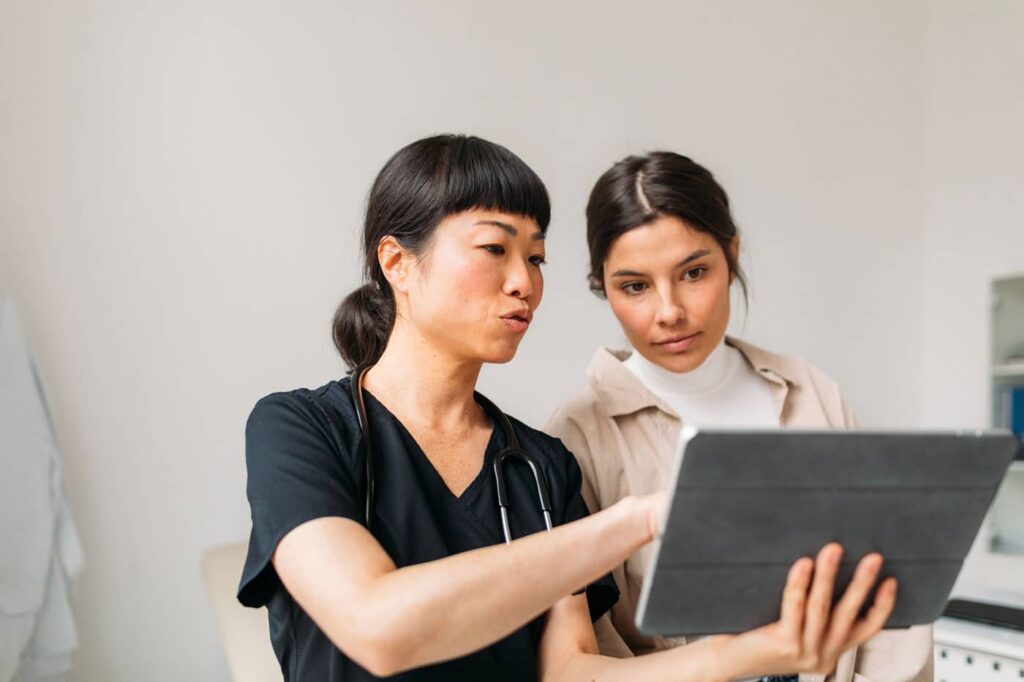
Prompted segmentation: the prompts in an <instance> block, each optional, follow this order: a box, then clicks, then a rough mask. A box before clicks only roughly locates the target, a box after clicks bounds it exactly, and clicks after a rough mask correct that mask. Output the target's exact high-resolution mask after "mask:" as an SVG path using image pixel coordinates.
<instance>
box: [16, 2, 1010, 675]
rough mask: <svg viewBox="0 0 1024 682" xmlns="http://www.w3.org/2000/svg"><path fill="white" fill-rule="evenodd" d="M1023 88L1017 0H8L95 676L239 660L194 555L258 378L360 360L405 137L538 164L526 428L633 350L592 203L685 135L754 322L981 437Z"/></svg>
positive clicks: (917, 422)
mask: <svg viewBox="0 0 1024 682" xmlns="http://www.w3.org/2000/svg"><path fill="white" fill-rule="evenodd" d="M1022 90H1024V4H1022V3H1020V2H1018V1H1017V0H984V1H982V2H977V1H974V2H971V1H967V0H964V1H962V2H958V1H955V0H935V1H934V2H924V1H923V0H904V1H901V2H891V1H889V0H878V1H874V2H865V1H862V0H842V1H838V0H833V1H831V2H827V3H823V2H817V1H814V0H806V1H797V0H780V1H776V2H771V3H767V2H758V1H756V0H749V1H746V2H738V1H715V2H712V1H711V0H707V1H697V0H689V1H686V2H678V1H671V2H670V1H668V0H665V1H662V2H632V3H623V2H609V1H604V0H601V1H592V2H518V3H507V4H506V3H502V4H497V3H481V2H472V1H470V0H446V1H445V2H443V3H442V2H431V3H414V2H406V3H392V2H379V3H376V2H375V3H355V2H290V3H286V2H278V3H272V2H242V1H240V0H239V1H231V0H203V1H202V2H199V1H181V2H163V3H157V2H140V1H138V0H109V1H107V2H100V1H96V2H72V1H67V2H34V1H32V0H23V1H16V0H0V290H3V291H5V292H6V293H7V294H8V295H10V296H13V297H14V298H15V299H16V300H17V301H18V303H19V305H20V307H21V311H22V316H23V318H24V320H25V324H26V327H27V329H28V331H29V334H30V336H31V339H32V340H33V342H34V343H33V346H34V348H35V350H36V352H37V354H38V355H39V358H40V361H41V363H42V365H43V368H44V371H45V373H46V375H47V377H48V379H49V382H50V384H51V386H52V389H53V393H54V399H55V403H56V405H55V407H56V410H57V413H58V420H59V427H60V431H61V436H62V442H63V446H64V455H65V460H66V465H67V488H68V493H69V496H70V499H71V503H72V508H73V511H74V513H75V516H76V520H77V522H78V525H79V529H80V532H81V535H82V537H83V540H84V545H85V551H86V558H87V562H88V567H87V572H86V573H85V575H84V576H83V577H82V579H81V580H80V581H79V585H78V590H79V593H78V594H79V599H78V614H79V616H78V617H79V624H80V630H81V638H82V645H81V649H80V651H79V653H78V655H77V657H76V665H77V668H76V671H75V673H74V674H73V675H72V678H71V679H73V680H107V681H121V680H124V681H136V680H182V679H188V680H219V679H224V678H225V677H226V675H227V671H226V666H225V664H224V662H223V657H222V654H221V652H220V649H219V644H218V641H217V637H216V632H215V628H214V623H213V617H212V613H211V611H210V609H209V606H208V604H207V600H206V596H205V593H204V592H203V588H202V585H201V582H200V577H199V570H198V562H199V556H200V554H201V552H202V551H203V549H204V548H206V547H209V546H211V545H214V544H217V543H221V542H226V541H234V540H239V539H242V538H244V537H245V536H246V534H247V532H248V507H247V504H246V502H245V498H244V483H245V469H244V461H243V442H242V429H243V425H244V421H245V417H246V415H247V414H248V411H249V409H250V408H251V406H252V404H253V403H254V402H255V400H256V399H257V398H258V397H260V396H261V395H263V394H265V393H268V392H270V391H273V390H279V389H288V388H294V387H297V386H318V385H320V384H322V383H325V382H326V381H327V380H329V379H331V378H335V377H338V376H339V375H340V374H341V373H342V372H343V367H342V365H341V362H340V360H339V359H338V358H337V357H336V354H335V352H334V350H333V347H332V345H331V342H330V335H329V324H330V319H331V315H332V312H333V310H334V307H335V305H336V304H337V303H338V301H339V300H340V299H341V297H342V296H343V295H344V294H345V293H347V292H348V291H349V290H350V289H351V288H353V287H354V286H357V285H358V283H359V262H358V248H357V243H358V232H359V228H360V221H361V210H362V206H363V202H364V200H365V196H366V192H367V190H368V189H369V185H370V182H371V181H372V178H373V176H374V174H375V173H376V172H377V170H378V169H379V168H380V166H381V165H382V164H383V163H384V161H385V160H386V159H387V157H388V156H389V155H390V154H391V153H393V152H394V151H396V150H397V149H398V148H399V147H401V146H402V145H404V144H406V143H408V142H410V141H412V140H414V139H416V138H418V137H421V136H424V135H427V134H431V133H436V132H449V131H453V132H469V133H474V134H478V135H481V136H483V137H486V138H489V139H492V140H494V141H497V142H500V143H502V144H505V145H506V146H508V147H509V148H511V149H512V150H513V151H515V152H516V153H517V154H519V155H520V156H522V157H523V159H525V160H526V161H527V163H529V164H530V165H532V166H533V167H534V168H535V169H536V170H537V171H538V173H539V174H540V175H541V177H542V178H544V180H545V181H546V182H547V184H548V187H549V190H550V192H551V195H552V200H553V205H554V219H553V222H552V226H551V229H550V237H549V245H548V256H549V257H548V260H549V262H550V265H549V266H548V269H547V271H546V272H547V293H546V298H545V302H544V304H543V306H542V307H541V309H540V312H539V315H538V317H537V319H536V321H535V324H534V325H533V328H532V329H531V331H530V333H529V335H528V337H527V340H526V341H525V342H524V345H523V347H522V350H521V352H520V354H519V356H518V357H517V358H516V360H515V361H514V362H513V363H512V365H511V366H508V367H505V366H503V367H492V368H489V369H488V370H487V371H486V372H485V376H484V380H483V388H484V390H485V392H488V393H489V394H490V395H491V397H493V398H495V399H496V400H497V401H498V402H499V404H501V405H502V406H503V407H504V408H505V409H506V410H507V411H509V412H511V413H513V414H516V415H518V416H520V417H522V418H524V419H525V420H527V421H528V422H532V423H534V424H536V425H540V424H542V423H543V421H544V419H545V418H546V416H547V415H548V414H549V412H550V411H551V409H552V408H553V407H554V406H555V405H556V404H557V403H558V402H560V401H561V400H563V399H564V398H565V397H566V396H568V395H569V394H570V393H571V392H572V391H574V390H576V389H577V388H578V387H579V386H581V384H582V382H583V381H584V369H585V367H586V364H587V362H588V361H589V358H590V356H591V355H592V353H593V351H594V349H595V348H596V347H597V346H598V345H599V344H606V345H621V344H622V342H623V339H622V335H621V333H620V332H619V330H618V328H617V326H616V324H615V322H614V319H613V318H612V316H611V314H610V313H609V311H608V310H607V309H606V307H605V305H604V304H603V303H602V302H600V301H598V300H597V299H595V298H593V296H592V295H591V294H590V293H589V291H588V290H587V287H586V282H585V277H584V275H585V272H586V249H585V243H584V222H583V207H584V204H585V201H586V196H587V193H588V191H589V189H590V186H591V185H592V184H593V182H594V180H596V178H597V176H598V175H599V174H600V173H601V172H602V171H603V170H604V169H605V168H606V167H607V166H609V165H610V164H611V163H612V162H613V161H615V160H617V159H619V158H621V157H622V156H624V155H626V154H628V153H631V152H639V151H644V150H652V149H660V148H664V149H671V150H675V151H679V152H682V153H686V154H688V155H690V156H692V157H693V158H695V159H696V160H698V161H699V162H701V163H704V164H705V165H707V166H708V167H709V168H711V169H712V171H714V172H715V174H716V175H717V177H718V178H719V180H720V181H721V182H722V183H723V184H724V186H725V187H726V189H727V190H728V191H729V193H730V196H731V198H732V200H733V204H734V207H735V214H736V217H737V220H738V222H739V224H740V226H741V230H742V232H743V235H744V254H743V260H742V263H743V264H744V266H745V267H746V268H747V271H748V273H749V275H750V280H751V285H752V293H753V296H752V301H751V307H750V312H749V315H747V316H746V318H745V321H744V315H743V313H742V311H740V312H738V314H737V316H736V322H737V324H736V325H735V329H734V331H735V332H737V333H739V334H740V335H741V336H743V337H745V338H747V339H748V340H751V341H753V342H755V343H759V344H761V345H765V346H767V347H769V348H771V349H773V350H777V351H781V352H787V353H794V354H798V355H801V356H803V357H805V358H806V359H808V360H810V361H811V362H813V363H814V364H816V365H818V366H820V367H822V368H823V369H825V370H826V371H827V372H828V373H829V374H831V375H832V376H833V377H835V378H836V379H837V380H838V381H839V382H840V384H841V386H842V387H843V388H844V391H845V393H846V395H847V397H848V399H849V400H850V402H851V403H852V404H853V406H854V408H855V409H856V411H857V412H858V414H859V415H860V417H861V419H862V421H864V422H865V423H866V424H868V425H873V426H883V425H889V426H945V427H949V426H957V425H985V424H986V423H987V419H988V407H987V400H988V394H987V391H988V389H987V379H986V365H987V361H988V360H987V352H988V349H987V305H988V304H987V291H988V281H989V279H990V278H991V277H993V276H995V275H1000V274H1007V273H1012V272H1019V271H1024V219H1022V215H1024V132H1022V128H1021V121H1024V92H1022Z"/></svg>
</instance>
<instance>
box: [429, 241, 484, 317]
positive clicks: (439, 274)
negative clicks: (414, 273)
mask: <svg viewBox="0 0 1024 682" xmlns="http://www.w3.org/2000/svg"><path fill="white" fill-rule="evenodd" d="M433 255H434V257H433V258H432V259H431V262H430V264H429V271H428V274H427V277H426V278H425V281H424V282H423V287H422V290H423V291H424V293H426V294H427V295H428V296H430V298H431V299H433V303H434V304H435V308H437V307H448V306H451V307H453V308H455V309H456V310H455V312H456V313H457V312H458V311H459V310H462V311H464V310H465V307H466V306H467V305H472V304H473V301H474V300H475V299H477V298H479V297H481V296H482V295H483V294H485V293H486V292H487V291H489V290H490V289H491V288H492V287H493V283H492V282H491V280H492V279H493V271H494V268H493V267H490V268H489V267H487V263H486V262H484V261H483V259H481V258H479V257H475V256H476V254H473V253H467V252H464V251H461V250H452V251H440V250H438V251H437V252H435V253H434V254H433Z"/></svg>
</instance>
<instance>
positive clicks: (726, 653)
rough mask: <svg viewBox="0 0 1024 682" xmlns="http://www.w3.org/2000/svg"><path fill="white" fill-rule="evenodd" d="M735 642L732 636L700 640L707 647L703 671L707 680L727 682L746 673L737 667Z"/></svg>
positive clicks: (715, 636) (717, 636)
mask: <svg viewBox="0 0 1024 682" xmlns="http://www.w3.org/2000/svg"><path fill="white" fill-rule="evenodd" d="M735 641H736V637H735V636H734V635H713V636H711V637H705V638H704V639H702V640H700V643H702V644H705V645H706V647H707V649H706V653H707V659H708V660H707V665H706V666H705V669H706V670H707V672H708V679H709V680H713V681H714V682H729V680H735V679H737V678H740V677H744V676H745V674H746V671H745V670H743V669H742V667H741V666H740V665H739V661H740V657H738V656H736V652H735ZM691 646H693V645H691Z"/></svg>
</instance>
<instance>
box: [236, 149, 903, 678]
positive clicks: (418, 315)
mask: <svg viewBox="0 0 1024 682" xmlns="http://www.w3.org/2000/svg"><path fill="white" fill-rule="evenodd" d="M549 215H550V207H549V204H548V195H547V191H546V189H545V188H544V185H543V184H542V183H541V181H540V179H539V178H538V177H537V176H536V174H535V173H534V172H533V171H532V170H531V169H530V168H529V167H528V166H526V164H524V163H523V162H522V160H520V159H519V158H518V157H517V156H515V155H514V154H512V153H511V152H510V151H508V150H507V149H505V148H504V147H501V146H498V145H495V144H492V143H490V142H487V141H485V140H481V139H478V138H473V137H465V136H455V135H442V136H437V137H432V138H427V139H424V140H420V141H418V142H414V143H413V144H411V145H409V146H407V147H405V148H404V149H402V150H401V151H399V152H398V153H397V154H395V156H393V157H392V158H391V159H390V160H389V161H388V162H387V164H386V165H385V166H384V168H383V170H381V172H380V174H379V175H378V176H377V179H376V181H375V182H374V185H373V188H372V190H371V193H370V197H369V201H368V205H367V211H366V223H365V230H364V235H363V237H364V248H365V256H366V272H367V276H368V280H369V283H368V284H366V285H365V286H363V287H362V288H360V289H357V290H356V291H355V292H353V293H352V294H350V295H349V296H348V297H347V298H346V299H345V301H344V302H343V303H342V304H341V306H340V307H339V309H338V312H337V314H336V316H335V323H334V338H335V343H336V345H337V346H338V349H339V350H340V352H341V354H342V356H343V358H344V359H345V361H346V362H347V363H348V364H349V365H350V366H352V367H356V366H370V369H369V370H368V371H367V372H366V374H365V376H364V379H363V387H364V397H365V404H366V413H367V414H366V416H367V419H368V422H369V425H370V430H371V432H372V436H373V437H372V439H371V440H370V442H371V447H372V452H373V459H374V473H373V480H374V490H375V493H374V498H373V505H372V507H373V508H372V516H371V521H372V523H371V524H370V528H369V529H368V528H367V525H366V518H365V514H366V508H365V504H366V499H367V496H366V492H367V491H366V488H367V486H366V479H365V457H364V456H363V454H362V451H361V449H360V447H361V442H362V437H363V435H362V431H361V428H360V423H359V419H358V416H357V412H356V407H355V404H354V401H353V398H352V394H351V390H350V389H351V385H350V381H351V377H345V378H343V379H341V380H338V381H331V382H329V383H327V384H325V385H324V386H321V387H320V388H317V389H312V390H310V389H298V390H294V391H290V392H284V393H274V394H271V395H269V396H267V397H265V398H263V399H262V400H260V401H259V402H258V403H257V404H256V406H255V408H254V409H253V411H252V414H251V415H250V417H249V421H248V424H247V427H246V464H247V467H248V496H249V503H250V506H251V509H252V534H251V537H250V541H249V554H248V557H247V559H246V563H245V569H244V572H243V575H242V581H241V585H240V586H239V592H238V598H239V600H240V601H241V602H242V603H243V604H246V605H248V606H267V607H268V611H269V618H270V636H271V640H272V642H273V646H274V650H275V652H276V654H277V657H278V659H279V661H280V663H281V668H282V671H283V672H284V676H285V679H288V680H316V681H317V682H320V681H324V680H327V681H342V680H344V681H346V682H348V681H353V680H375V679H379V678H380V677H388V676H395V677H394V679H400V680H417V681H419V680H444V681H445V682H452V681H456V680H508V681H509V682H519V681H527V680H535V679H541V678H543V679H545V680H561V679H564V680H580V679H595V680H596V679H630V680H639V679H658V680H726V679H732V678H734V677H740V676H744V675H763V674H772V673H784V672H790V671H794V670H797V671H813V670H817V669H822V670H826V669H829V665H830V662H832V663H834V659H835V658H836V657H838V655H839V653H841V651H842V650H844V649H846V648H848V647H849V646H853V645H856V644H857V643H859V642H861V641H863V640H865V639H867V638H868V637H870V636H871V635H873V634H874V633H875V632H877V631H878V630H879V629H880V627H881V626H882V624H883V623H884V621H885V619H886V618H887V617H888V615H889V612H890V611H891V609H892V598H890V597H891V596H892V595H890V594H889V593H890V592H891V590H890V591H887V590H880V591H879V595H880V596H879V597H878V598H877V599H876V601H875V603H874V605H872V606H871V608H870V609H869V610H868V613H867V615H866V616H865V617H863V618H858V617H857V616H858V612H859V610H860V607H861V606H862V604H863V602H864V600H865V599H866V596H867V594H868V592H869V589H870V587H871V585H872V583H873V581H874V579H875V577H876V575H877V572H878V564H879V563H880V560H879V558H878V557H874V558H873V557H867V558H865V559H864V560H863V561H862V563H861V566H860V569H859V572H858V574H857V577H856V578H855V580H854V581H853V582H852V583H851V585H850V587H849V588H848V589H847V591H846V592H845V593H844V595H843V596H842V598H841V599H840V600H839V602H838V604H837V606H836V607H835V609H834V610H832V611H831V612H830V610H829V609H830V605H831V602H832V586H833V582H834V577H835V570H836V561H835V559H836V557H835V554H836V551H837V549H836V548H835V547H826V548H825V549H823V550H822V552H821V553H820V554H819V555H818V557H817V559H816V560H812V559H810V558H804V559H801V560H800V561H798V562H796V563H795V564H794V565H793V569H792V570H791V572H790V576H789V580H788V582H787V585H786V589H785V593H784V595H783V599H782V618H781V619H780V620H779V621H778V622H777V623H773V624H771V625H768V626H765V627H763V628H759V629H758V630H754V631H751V632H749V633H744V634H741V635H735V636H719V637H709V638H707V639H704V640H701V641H700V642H697V643H695V644H692V645H690V646H687V647H682V648H678V649H672V650H669V651H665V652H662V653H658V654H653V655H650V656H644V657H642V658H637V659H621V660H620V659H611V658H605V657H602V656H599V655H598V654H597V644H596V641H595V638H594V632H593V628H592V625H591V623H592V621H593V620H594V619H596V618H598V617H599V616H601V615H602V614H603V613H605V612H606V611H607V610H608V609H609V608H610V606H611V605H612V604H613V603H614V602H615V599H616V598H617V596H618V592H617V590H616V588H615V585H614V583H613V582H612V580H611V578H610V577H609V576H608V575H607V573H608V571H610V570H611V569H612V568H613V567H614V566H616V565H618V564H621V563H622V562H623V561H624V560H625V558H626V557H627V556H629V555H630V554H631V553H632V552H634V551H635V550H637V549H638V548H639V547H641V546H642V545H644V544H645V543H647V542H649V541H651V540H652V539H653V538H654V537H655V536H656V534H657V532H658V523H659V519H660V515H661V514H662V513H663V507H664V504H665V499H664V496H663V495H654V496H649V497H642V498H627V499H625V500H623V501H622V502H620V503H619V504H616V505H614V506H613V507H610V508H608V509H606V510H604V511H601V512H600V513H597V514H594V515H591V516H588V515H587V510H586V508H585V506H584V504H583V501H582V499H581V497H580V471H579V468H578V467H577V465H576V462H575V460H574V459H573V457H572V455H571V454H570V453H569V452H568V451H567V450H566V449H565V448H564V447H563V446H562V444H561V442H560V441H559V440H557V439H555V438H551V437H549V436H547V435H545V434H543V433H541V432H539V431H536V430H534V429H531V428H530V427H528V426H526V425H525V424H523V423H522V422H519V421H516V420H514V419H513V420H511V421H512V425H513V430H514V433H515V436H516V437H517V438H518V439H519V441H520V443H521V445H522V447H523V449H524V450H526V451H527V452H529V453H530V454H532V455H533V457H534V458H535V460H537V462H538V463H539V466H540V469H541V470H542V471H543V473H544V475H545V477H546V479H547V482H548V486H549V489H550V501H551V512H552V520H553V522H554V526H555V528H554V530H553V531H552V532H550V533H547V532H537V531H539V530H543V529H544V521H543V518H542V516H541V511H540V507H539V503H538V499H537V491H536V484H535V482H534V477H533V475H532V473H531V472H530V469H529V468H528V467H527V466H525V465H523V464H522V463H521V462H518V461H510V462H508V463H507V464H506V465H505V469H504V471H505V479H506V486H507V489H508V497H509V507H510V509H509V525H510V530H511V534H512V537H513V538H516V539H515V540H514V541H513V542H512V543H511V544H505V542H504V538H503V532H502V526H501V523H500V520H499V514H498V501H497V494H496V492H495V477H494V473H493V469H492V467H491V466H490V464H491V458H492V457H493V456H494V455H495V453H497V452H499V451H501V450H502V448H504V447H505V445H506V442H505V433H504V430H503V429H502V428H501V427H500V421H499V420H500V414H497V413H496V412H495V409H496V408H489V407H486V406H485V404H484V401H483V400H482V399H481V397H480V396H479V395H478V394H476V393H475V391H474V387H475V385H476V381H477V377H478V375H479V372H480V369H481V367H482V365H483V363H485V362H493V363H504V362H508V361H509V360H511V359H512V358H513V356H514V355H515V352H516V349H517V347H518V345H519V342H520V340H521V339H522V337H523V334H524V333H525V331H526V329H527V328H528V327H529V325H530V322H531V319H532V316H533V313H534V311H535V310H536V309H537V306H538V305H539V304H540V301H541V295H542V292H543V284H544V281H543V277H542V275H541V265H542V263H543V262H544V236H545V233H546V230H547V226H548V220H549ZM371 531H372V532H371ZM580 586H586V588H585V590H580V589H579V588H580Z"/></svg>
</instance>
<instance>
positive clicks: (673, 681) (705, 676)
mask: <svg viewBox="0 0 1024 682" xmlns="http://www.w3.org/2000/svg"><path fill="white" fill-rule="evenodd" d="M727 654H728V652H727V639H726V638H724V637H708V638H706V639H701V640H698V641H697V642H694V643H693V644H688V645H686V646H681V647H676V648H674V649H666V650H664V651H658V652H656V653H651V654H647V655H645V656H637V657H634V658H611V657H608V656H601V655H599V654H594V653H587V652H582V651H581V652H573V653H572V654H570V655H568V656H566V657H565V659H564V661H563V663H562V665H560V666H558V667H556V668H554V669H552V670H550V671H548V672H546V673H545V674H544V676H543V680H542V682H574V681H575V680H591V681H592V682H619V681H622V682H631V681H632V680H665V681H666V682H726V680H730V679H734V678H735V677H736V675H735V674H734V672H733V671H732V670H731V669H730V668H729V662H728V657H727Z"/></svg>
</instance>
